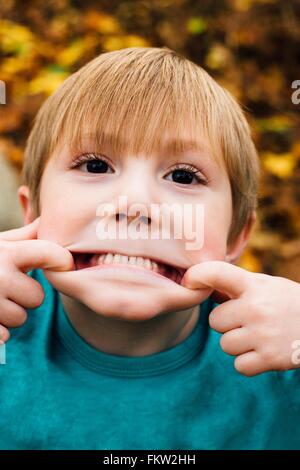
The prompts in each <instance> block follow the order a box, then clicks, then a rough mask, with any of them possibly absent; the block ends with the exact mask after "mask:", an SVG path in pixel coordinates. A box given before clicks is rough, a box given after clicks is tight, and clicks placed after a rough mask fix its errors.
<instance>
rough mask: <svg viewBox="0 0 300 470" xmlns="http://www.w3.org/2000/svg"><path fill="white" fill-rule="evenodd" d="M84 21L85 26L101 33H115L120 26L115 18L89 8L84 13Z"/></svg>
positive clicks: (119, 29)
mask: <svg viewBox="0 0 300 470" xmlns="http://www.w3.org/2000/svg"><path fill="white" fill-rule="evenodd" d="M84 22H85V24H86V26H87V27H89V28H91V29H94V30H96V31H98V32H99V33H102V34H116V33H119V32H121V26H120V24H119V22H118V20H117V19H116V18H114V17H113V16H111V15H107V14H105V13H100V12H98V11H95V10H90V11H89V12H88V13H87V14H86V16H85V18H84Z"/></svg>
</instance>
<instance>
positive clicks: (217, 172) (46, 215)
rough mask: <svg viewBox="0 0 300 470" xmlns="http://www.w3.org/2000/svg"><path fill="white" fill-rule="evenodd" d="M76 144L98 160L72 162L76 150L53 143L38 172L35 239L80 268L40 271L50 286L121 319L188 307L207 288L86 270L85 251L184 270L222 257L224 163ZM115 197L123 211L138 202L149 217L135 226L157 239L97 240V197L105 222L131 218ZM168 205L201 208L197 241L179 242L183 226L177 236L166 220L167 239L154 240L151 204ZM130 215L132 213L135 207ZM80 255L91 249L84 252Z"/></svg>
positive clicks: (130, 270)
mask: <svg viewBox="0 0 300 470" xmlns="http://www.w3.org/2000/svg"><path fill="white" fill-rule="evenodd" d="M84 145H85V147H84V151H82V152H81V153H80V154H81V155H83V154H86V153H88V154H93V155H96V156H97V159H98V161H96V160H95V156H93V157H91V158H90V157H88V158H89V159H91V160H92V161H91V162H89V163H87V162H82V161H81V162H78V161H77V163H78V165H79V166H77V167H76V168H74V163H76V162H75V157H76V158H77V157H78V155H72V154H71V153H70V151H69V150H68V148H67V147H64V146H61V147H60V148H57V149H56V150H55V152H54V154H53V155H52V156H51V158H50V159H49V161H48V163H47V165H46V168H45V170H44V173H43V177H42V181H41V187H40V210H41V214H40V215H41V218H40V226H39V230H38V238H41V239H47V240H52V241H54V242H56V243H58V244H60V245H62V246H64V247H66V248H68V249H69V250H70V251H71V253H72V254H73V256H74V259H75V261H76V262H77V264H78V266H77V267H78V268H82V269H76V270H74V271H70V272H47V271H45V274H46V276H47V278H48V280H49V281H50V282H51V283H52V285H53V286H54V287H55V288H56V289H58V290H59V291H61V292H63V293H64V294H66V295H68V296H70V297H72V298H74V299H77V300H78V301H79V302H81V303H83V304H85V305H86V306H88V307H89V308H91V309H92V310H93V311H94V312H96V313H100V314H102V315H105V316H116V317H118V318H123V319H132V320H146V319H150V318H152V317H154V316H157V315H159V314H160V313H163V312H168V311H178V310H184V309H187V308H190V307H192V306H194V305H197V304H199V303H201V302H202V301H203V300H205V298H207V297H208V295H210V293H211V292H212V289H209V290H207V289H204V290H194V291H192V290H190V289H187V288H184V287H183V286H181V285H180V281H179V283H177V282H174V281H173V280H171V279H169V278H168V277H167V275H166V274H165V275H164V276H162V275H161V276H158V275H156V274H154V273H153V272H152V271H151V270H149V269H146V268H144V269H143V268H141V267H139V268H136V267H134V266H128V265H123V266H119V265H115V267H112V265H107V264H106V265H105V266H106V267H104V268H103V267H100V268H99V267H96V268H94V269H88V268H89V267H90V266H92V264H93V265H97V263H98V261H97V258H96V256H94V258H93V261H92V258H91V255H92V254H94V255H97V254H98V255H99V252H112V253H120V254H122V255H131V256H142V257H144V258H150V259H155V260H157V261H159V260H160V261H162V262H163V263H166V264H171V265H173V266H177V267H179V268H184V269H187V268H189V267H190V266H192V265H194V264H198V263H201V262H203V261H208V260H227V259H228V256H229V255H230V253H229V251H228V249H227V246H226V241H227V236H228V232H229V227H230V224H231V220H232V199H231V188H230V182H229V179H228V176H227V172H226V169H225V167H223V166H222V167H220V166H219V165H218V164H217V162H216V161H215V160H214V159H213V158H212V157H211V156H210V154H209V151H204V150H202V151H195V150H190V151H186V152H185V153H184V154H182V155H180V156H176V157H175V156H174V155H170V154H166V153H162V154H161V155H151V157H150V158H149V157H146V156H144V155H139V156H138V158H137V156H136V155H130V154H127V155H123V156H120V155H113V154H112V153H111V152H110V149H109V148H103V149H101V154H100V152H99V151H96V148H95V145H93V142H92V141H91V140H87V141H86V142H85V144H84ZM102 155H103V156H104V163H103V160H101V158H102ZM99 160H100V161H99ZM101 161H102V163H101ZM175 165H176V168H175ZM187 165H189V167H192V168H194V170H195V171H198V176H199V178H201V179H203V180H204V181H206V184H203V182H198V181H197V178H196V177H195V176H194V175H193V173H191V171H190V168H188V169H187ZM121 196H123V197H124V196H125V197H126V201H127V210H128V211H129V210H130V208H131V207H132V205H133V204H140V205H142V206H143V208H145V209H146V210H147V211H148V217H149V218H148V219H146V218H144V219H142V221H141V224H142V225H143V227H144V228H145V227H148V230H150V229H152V230H154V231H155V232H156V233H159V235H158V237H159V239H153V237H152V238H151V236H150V235H149V236H148V238H144V239H132V237H131V236H130V235H127V238H126V237H125V238H124V239H122V238H118V237H117V238H115V239H113V237H110V238H109V239H105V237H101V236H100V238H99V232H97V230H98V229H99V222H100V220H101V219H100V217H99V214H100V213H99V207H103V204H105V203H110V204H112V205H113V208H114V209H115V211H114V213H112V214H111V215H109V216H108V217H107V218H106V222H107V224H112V223H114V222H115V223H116V226H118V224H120V223H121V220H122V221H123V224H124V220H125V226H128V225H130V224H131V223H132V222H133V219H134V217H132V216H131V217H130V216H128V218H127V217H125V218H123V219H122V216H120V218H119V219H116V214H118V212H119V207H118V203H119V201H120V199H119V198H120V197H121ZM174 203H177V204H178V207H179V208H180V209H184V208H185V207H189V209H191V208H194V209H195V208H196V206H197V205H198V207H199V205H201V206H202V207H203V209H204V213H203V216H204V219H203V224H202V221H200V225H201V227H200V229H201V230H203V236H204V238H203V246H202V247H201V246H200V247H198V249H187V245H186V243H187V242H191V241H193V240H191V238H190V234H191V232H188V231H184V230H183V233H182V234H181V235H182V236H181V237H175V236H174V233H173V232H174V225H173V226H172V225H170V226H169V228H168V230H169V232H168V233H169V237H167V238H166V239H162V238H163V237H162V232H161V231H160V232H159V229H161V220H162V219H161V218H159V217H161V216H162V213H160V214H159V215H158V213H155V212H151V207H152V206H151V205H152V204H156V205H158V206H157V207H160V205H161V204H165V205H166V204H167V205H171V204H174ZM134 213H135V214H136V216H138V212H137V213H136V212H135V211H134ZM183 213H184V211H183V212H181V214H183ZM191 213H192V214H193V216H192V217H194V218H195V217H197V215H195V214H197V211H192V212H191ZM117 217H118V216H117ZM116 220H117V221H116ZM135 220H137V219H135ZM185 220H186V219H185ZM145 221H146V223H145ZM194 222H195V224H194V230H195V228H196V229H197V230H199V225H198V224H199V219H198V221H196V220H194ZM194 222H193V223H194ZM123 227H124V225H123ZM82 254H91V255H88V256H87V257H86V258H84V257H83V256H82ZM80 263H83V264H81V265H80ZM84 263H86V264H84ZM148 267H149V263H148ZM168 276H170V274H168Z"/></svg>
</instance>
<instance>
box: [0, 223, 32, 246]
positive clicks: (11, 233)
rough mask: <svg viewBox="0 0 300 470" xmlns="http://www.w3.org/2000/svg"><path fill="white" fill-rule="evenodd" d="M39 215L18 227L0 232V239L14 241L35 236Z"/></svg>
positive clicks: (30, 238)
mask: <svg viewBox="0 0 300 470" xmlns="http://www.w3.org/2000/svg"><path fill="white" fill-rule="evenodd" d="M39 221H40V217H37V218H36V219H35V220H34V221H33V222H31V223H30V224H27V225H24V226H23V227H20V228H14V229H12V230H6V231H5V232H0V240H3V241H8V242H14V241H18V240H32V239H35V238H37V229H38V225H39Z"/></svg>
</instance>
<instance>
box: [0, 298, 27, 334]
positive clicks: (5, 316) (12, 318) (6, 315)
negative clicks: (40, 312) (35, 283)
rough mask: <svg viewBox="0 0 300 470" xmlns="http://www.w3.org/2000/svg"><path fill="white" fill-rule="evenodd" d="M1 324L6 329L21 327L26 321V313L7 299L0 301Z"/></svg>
mask: <svg viewBox="0 0 300 470" xmlns="http://www.w3.org/2000/svg"><path fill="white" fill-rule="evenodd" d="M0 312H1V313H0V314H1V323H2V325H4V326H6V327H7V328H16V327H17V326H21V325H23V323H25V321H26V319H27V312H26V310H25V309H24V308H22V307H21V306H20V305H17V304H15V303H14V302H12V301H11V300H9V299H2V300H1V302H0Z"/></svg>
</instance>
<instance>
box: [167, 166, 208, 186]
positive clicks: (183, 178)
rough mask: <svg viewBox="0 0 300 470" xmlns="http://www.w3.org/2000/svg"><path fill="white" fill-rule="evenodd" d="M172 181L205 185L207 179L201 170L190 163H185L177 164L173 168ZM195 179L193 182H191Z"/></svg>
mask: <svg viewBox="0 0 300 470" xmlns="http://www.w3.org/2000/svg"><path fill="white" fill-rule="evenodd" d="M169 174H170V175H172V181H174V183H179V184H185V185H191V184H204V185H206V184H207V183H208V181H207V180H206V179H205V177H204V176H203V175H202V173H201V171H199V170H198V169H197V168H195V167H193V166H192V165H187V164H178V165H176V166H175V168H173V170H172V171H171V173H169ZM194 180H195V182H193V181H194Z"/></svg>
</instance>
